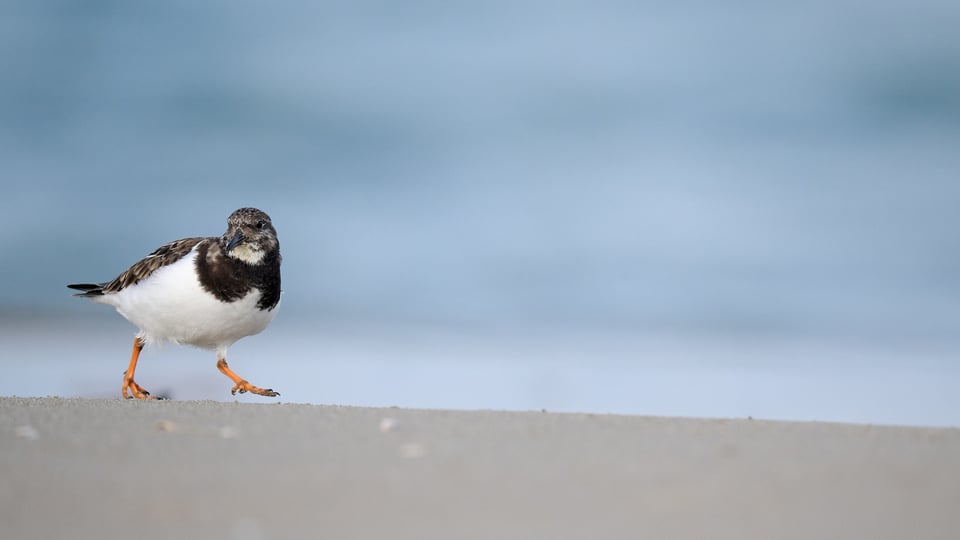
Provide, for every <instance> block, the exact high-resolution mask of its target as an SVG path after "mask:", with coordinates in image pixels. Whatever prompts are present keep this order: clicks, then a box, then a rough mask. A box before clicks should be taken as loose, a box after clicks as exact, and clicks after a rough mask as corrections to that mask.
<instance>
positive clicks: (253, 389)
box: [217, 358, 280, 397]
mask: <svg viewBox="0 0 960 540" xmlns="http://www.w3.org/2000/svg"><path fill="white" fill-rule="evenodd" d="M217 369H219V370H220V373H223V374H224V375H226V376H227V377H230V380H231V381H233V382H234V386H233V388H232V389H231V390H230V393H231V394H234V395H236V393H237V392H238V391H239V392H240V393H241V394H244V393H246V392H250V393H251V394H257V395H261V396H267V397H276V396H279V395H280V393H279V392H274V391H273V390H271V389H270V388H259V387H257V386H254V385H252V384H250V383H248V382H247V381H245V380H244V379H243V378H242V377H241V376H239V375H237V374H236V373H234V372H233V370H232V369H230V366H228V365H227V360H226V359H225V358H219V359H217Z"/></svg>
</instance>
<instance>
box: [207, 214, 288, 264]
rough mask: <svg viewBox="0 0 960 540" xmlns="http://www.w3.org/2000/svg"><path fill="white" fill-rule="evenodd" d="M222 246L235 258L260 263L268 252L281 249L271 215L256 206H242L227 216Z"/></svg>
mask: <svg viewBox="0 0 960 540" xmlns="http://www.w3.org/2000/svg"><path fill="white" fill-rule="evenodd" d="M220 247H221V248H223V252H224V253H226V254H227V255H228V256H230V257H233V258H234V259H237V260H240V261H243V262H245V263H247V264H252V265H258V264H262V263H263V259H264V257H266V256H267V254H268V253H272V252H275V251H277V250H279V249H280V242H279V241H278V240H277V230H276V229H274V228H273V223H271V222H270V216H268V215H267V214H266V213H264V212H262V211H260V210H257V209H256V208H241V209H239V210H237V211H236V212H234V213H232V214H230V217H228V218H227V232H226V233H224V235H223V237H222V238H220Z"/></svg>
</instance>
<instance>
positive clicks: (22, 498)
mask: <svg viewBox="0 0 960 540" xmlns="http://www.w3.org/2000/svg"><path fill="white" fill-rule="evenodd" d="M0 478H2V483H0V523H2V524H3V527H2V528H3V537H4V538H11V539H19V538H67V537H69V538H107V537H120V536H124V537H139V538H171V537H180V538H227V539H261V538H640V537H648V538H689V539H694V538H697V539H699V538H730V539H768V538H871V539H884V538H889V539H902V538H944V539H947V538H956V535H957V531H958V530H960V512H958V511H957V509H958V508H960V430H957V429H933V428H906V427H892V426H868V425H848V424H828V423H801V422H771V421H762V420H751V419H731V420H722V419H687V418H657V417H635V416H633V417H632V416H609V415H592V414H556V413H549V412H494V411H442V410H407V409H391V408H359V407H338V406H316V405H295V404H241V403H215V402H205V401H163V402H133V401H121V400H119V399H117V400H90V399H59V398H14V397H10V398H0Z"/></svg>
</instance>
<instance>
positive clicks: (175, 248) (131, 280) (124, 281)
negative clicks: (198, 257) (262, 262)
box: [103, 237, 216, 293]
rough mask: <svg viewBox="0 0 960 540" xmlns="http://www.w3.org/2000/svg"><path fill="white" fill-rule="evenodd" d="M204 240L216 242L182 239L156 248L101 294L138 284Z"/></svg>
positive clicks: (200, 239)
mask: <svg viewBox="0 0 960 540" xmlns="http://www.w3.org/2000/svg"><path fill="white" fill-rule="evenodd" d="M204 240H211V241H214V242H216V238H204V237H197V238H184V239H182V240H175V241H173V242H170V243H169V244H166V245H164V246H161V247H159V248H157V250H156V251H154V252H153V253H151V254H149V255H147V256H146V257H144V258H143V260H141V261H139V262H138V263H136V264H134V265H133V266H131V267H130V268H128V269H127V271H126V272H124V273H122V274H120V275H119V276H117V277H116V279H114V280H113V281H111V282H110V283H107V284H106V285H104V286H103V292H104V293H115V292H119V291H122V290H123V289H125V288H127V287H129V286H131V285H135V284H137V283H139V282H140V281H141V280H143V279H146V278H147V277H148V276H150V274H152V273H154V272H156V271H157V269H158V268H163V267H164V266H167V265H168V264H172V263H174V262H176V261H178V260H180V258H181V257H183V256H184V255H186V254H187V253H190V250H191V249H193V248H194V246H196V245H197V244H199V243H200V242H202V241H204Z"/></svg>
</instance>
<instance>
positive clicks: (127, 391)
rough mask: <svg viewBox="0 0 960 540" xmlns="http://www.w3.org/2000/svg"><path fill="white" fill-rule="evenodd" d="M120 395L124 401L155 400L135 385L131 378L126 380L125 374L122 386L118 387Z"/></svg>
mask: <svg viewBox="0 0 960 540" xmlns="http://www.w3.org/2000/svg"><path fill="white" fill-rule="evenodd" d="M120 393H121V394H123V397H124V398H126V399H130V398H137V399H157V398H155V397H153V396H151V395H150V392H147V390H146V389H145V388H144V387H142V386H140V385H139V384H137V382H136V381H134V380H133V378H132V377H131V378H127V374H126V373H124V374H123V386H121V387H120Z"/></svg>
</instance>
